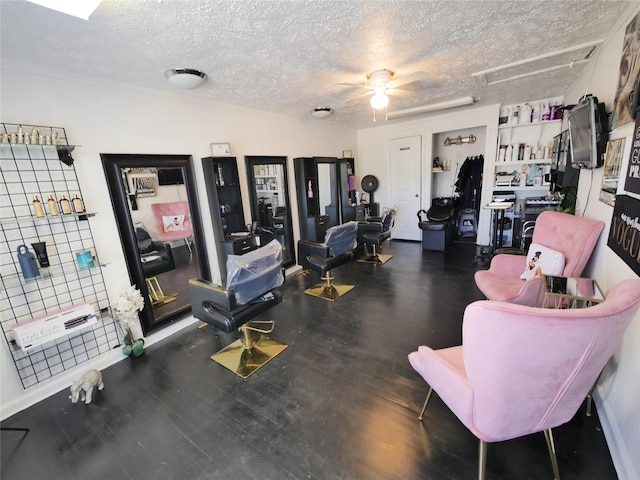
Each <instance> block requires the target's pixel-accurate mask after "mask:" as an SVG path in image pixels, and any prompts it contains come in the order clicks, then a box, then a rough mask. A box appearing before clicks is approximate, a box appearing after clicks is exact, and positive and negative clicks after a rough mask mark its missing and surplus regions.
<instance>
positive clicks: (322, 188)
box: [316, 157, 340, 228]
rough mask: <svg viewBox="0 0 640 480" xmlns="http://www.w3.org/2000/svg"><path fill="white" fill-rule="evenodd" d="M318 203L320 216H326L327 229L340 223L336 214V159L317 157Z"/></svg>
mask: <svg viewBox="0 0 640 480" xmlns="http://www.w3.org/2000/svg"><path fill="white" fill-rule="evenodd" d="M316 164H317V166H318V201H319V203H320V214H321V215H327V216H328V217H329V222H328V223H327V228H329V227H333V226H335V225H338V224H339V223H340V220H339V218H340V216H339V212H338V184H337V177H336V168H337V166H336V165H337V164H336V159H335V158H323V157H318V158H317V159H316Z"/></svg>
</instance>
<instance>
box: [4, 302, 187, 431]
mask: <svg viewBox="0 0 640 480" xmlns="http://www.w3.org/2000/svg"><path fill="white" fill-rule="evenodd" d="M197 321H198V320H196V319H195V318H194V317H193V316H192V315H190V316H188V317H187V318H184V319H182V320H180V321H178V322H175V323H172V324H171V325H168V326H167V327H165V328H162V329H161V330H158V331H157V332H154V333H152V334H151V335H149V336H148V337H145V348H147V347H150V346H151V345H153V344H154V343H158V342H159V341H161V340H164V339H165V338H167V337H170V336H171V335H173V334H174V333H176V332H178V331H179V330H182V329H183V328H186V327H188V326H190V325H193V324H194V323H196V322H197ZM125 358H127V357H125V356H124V355H123V353H122V350H121V349H120V348H115V349H113V350H109V351H108V352H105V353H103V354H102V355H100V356H98V357H95V358H92V359H90V360H89V361H88V362H85V363H83V364H82V365H77V366H75V367H73V368H71V369H69V370H66V371H65V372H63V373H61V374H59V375H55V376H54V377H51V379H49V380H47V381H44V382H42V383H39V384H38V385H34V386H33V387H29V388H28V389H26V390H24V395H21V396H20V397H18V398H15V399H14V400H12V401H11V402H9V403H7V404H5V405H3V406H2V411H1V412H0V420H2V421H4V420H6V419H7V418H9V417H11V416H13V415H15V414H16V413H18V412H21V411H22V410H25V409H27V408H28V407H31V406H33V405H35V404H36V403H38V402H40V401H42V400H44V399H45V398H49V397H50V396H51V395H55V394H56V393H58V392H60V391H61V390H65V389H68V388H69V386H70V385H71V383H73V381H74V380H76V379H77V378H79V377H80V376H81V375H82V374H83V373H84V372H86V371H87V370H91V369H92V368H95V369H97V370H103V369H105V368H107V367H110V366H111V365H114V364H116V363H118V362H120V361H121V360H124V359H125ZM105 388H109V385H108V382H105Z"/></svg>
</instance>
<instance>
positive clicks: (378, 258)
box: [356, 253, 393, 265]
mask: <svg viewBox="0 0 640 480" xmlns="http://www.w3.org/2000/svg"><path fill="white" fill-rule="evenodd" d="M391 257H393V255H385V254H382V253H376V254H373V255H364V256H362V257H360V258H359V259H358V260H356V262H361V263H375V264H378V265H382V264H385V263H387V262H388V261H389V260H390V259H391Z"/></svg>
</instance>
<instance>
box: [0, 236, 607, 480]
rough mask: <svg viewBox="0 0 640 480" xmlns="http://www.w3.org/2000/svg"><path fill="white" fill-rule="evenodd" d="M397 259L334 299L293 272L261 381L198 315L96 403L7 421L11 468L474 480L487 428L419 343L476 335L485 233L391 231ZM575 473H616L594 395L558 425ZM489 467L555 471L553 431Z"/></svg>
mask: <svg viewBox="0 0 640 480" xmlns="http://www.w3.org/2000/svg"><path fill="white" fill-rule="evenodd" d="M385 252H386V253H393V254H394V257H393V258H392V259H391V260H390V261H389V262H388V263H387V264H386V265H383V266H374V265H369V264H361V263H355V262H353V263H352V264H349V265H347V266H344V267H340V268H339V269H337V270H336V272H335V273H336V279H337V281H343V282H351V283H355V284H357V286H356V288H355V289H353V290H352V291H351V292H349V293H348V294H347V295H346V296H344V297H343V298H341V299H339V300H338V301H336V302H335V303H330V302H326V301H324V300H321V299H318V298H314V297H310V296H307V295H304V294H303V290H304V289H305V288H307V287H309V286H311V285H313V284H316V283H318V282H319V278H318V275H317V274H316V273H311V274H309V275H306V276H305V275H297V276H296V275H294V276H292V277H290V278H288V279H287V281H286V283H285V285H283V287H282V292H283V303H282V304H280V305H278V306H276V307H275V308H273V309H271V310H270V311H269V312H268V314H267V315H265V318H269V319H273V320H276V322H277V323H276V329H275V331H274V333H273V334H272V336H273V337H275V338H277V339H278V340H280V341H283V342H285V343H287V344H288V345H289V348H288V349H287V350H285V351H284V352H283V353H282V354H281V355H280V356H278V357H276V358H275V359H274V360H272V361H271V362H270V363H269V364H267V365H266V366H265V367H264V368H263V369H261V370H259V371H258V372H257V373H255V374H254V375H253V376H251V377H249V378H248V379H246V380H243V379H241V378H240V377H238V376H236V375H234V374H233V373H231V372H229V371H228V370H226V369H225V368H223V367H221V366H220V365H218V364H216V363H214V362H212V361H211V360H210V359H209V356H210V355H211V354H212V353H214V352H215V351H217V350H218V349H220V348H221V347H223V346H225V345H227V344H228V343H230V342H231V341H232V340H234V339H235V338H236V335H226V334H222V333H220V332H219V331H216V330H215V329H213V328H212V327H206V328H203V329H198V328H197V327H198V324H194V325H193V326H190V327H188V328H186V329H184V330H182V331H180V332H179V333H177V334H176V335H174V336H172V337H170V338H168V339H166V340H164V341H162V342H159V343H157V344H155V345H153V346H151V347H149V348H147V349H146V351H145V354H144V355H143V356H142V357H140V358H138V359H127V360H125V361H123V362H120V363H118V364H116V365H114V366H112V367H110V368H107V369H105V370H104V371H103V376H104V382H105V389H104V390H103V391H101V392H96V394H95V395H94V401H93V403H92V404H91V405H88V406H87V405H84V404H82V403H78V404H71V402H70V401H69V399H68V395H69V393H68V391H66V390H65V391H62V392H59V393H57V394H55V395H53V396H52V397H50V398H48V399H47V400H44V401H42V402H40V403H38V404H37V405H35V406H33V407H31V408H28V409H27V410H25V411H23V412H21V413H19V414H16V415H14V416H13V417H11V418H9V419H7V420H6V421H5V422H3V423H2V426H3V427H27V428H30V429H31V431H30V433H29V434H27V435H26V436H24V437H23V435H22V434H21V433H20V432H11V431H3V432H2V458H1V460H2V467H1V468H2V470H1V477H2V479H3V480H12V479H37V478H47V479H78V480H79V479H84V480H86V479H135V480H142V479H158V480H159V479H234V480H236V479H238V480H243V479H246V480H257V479H296V480H302V479H340V480H356V479H357V480H359V479H367V480H368V479H402V480H406V479H474V478H477V447H478V442H477V439H476V438H475V437H474V436H473V435H472V434H471V433H470V432H469V431H468V430H467V429H466V428H465V427H464V426H462V424H461V423H460V422H459V421H458V420H457V418H456V417H455V416H454V415H453V413H451V412H450V411H449V410H448V408H446V406H444V404H443V403H442V402H441V401H440V399H439V398H437V397H435V396H434V398H433V399H432V401H431V403H430V405H429V409H428V410H427V414H426V416H425V419H424V422H422V423H421V422H419V421H418V419H417V416H418V413H419V410H420V407H421V406H422V402H423V400H424V396H425V395H426V392H427V386H426V384H425V383H424V381H423V380H422V379H421V377H420V376H419V375H418V374H417V373H416V372H414V371H413V369H412V368H411V367H410V365H409V363H408V360H407V354H408V353H409V352H411V351H413V350H414V349H416V347H417V346H418V345H420V344H428V345H431V346H434V347H446V346H451V345H456V344H459V343H460V341H461V319H462V312H463V310H464V308H465V306H466V305H467V304H468V303H469V302H471V301H474V300H476V299H479V298H480V297H481V294H480V292H479V291H478V290H477V289H476V287H475V284H474V282H473V271H474V269H475V268H477V267H476V266H475V265H474V264H473V257H474V255H475V246H474V245H473V244H471V243H456V244H455V245H454V247H453V248H452V249H451V250H450V251H449V252H446V253H442V252H422V251H421V248H420V244H418V243H407V242H391V244H390V245H389V246H387V247H386V248H385ZM554 432H555V440H556V448H557V454H558V461H559V466H560V474H561V477H562V478H563V480H584V479H615V478H616V473H615V470H614V468H613V465H612V462H611V458H610V455H609V451H608V448H607V445H606V442H605V439H604V435H603V433H602V431H601V428H600V424H599V421H598V417H597V414H594V416H592V417H586V416H585V412H584V406H583V407H582V408H581V410H580V411H579V412H578V414H577V415H576V416H575V418H574V419H573V420H572V421H571V422H570V423H568V424H566V425H563V426H561V427H559V428H557V429H556V430H555V431H554ZM487 461H488V465H487V478H488V479H551V478H553V473H552V469H551V465H550V461H549V458H548V454H547V449H546V444H545V440H544V436H543V434H542V433H540V434H537V435H531V436H528V437H525V438H521V439H517V440H512V441H508V442H502V443H499V444H490V445H489V453H488V459H487Z"/></svg>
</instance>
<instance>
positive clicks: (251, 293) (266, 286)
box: [226, 240, 284, 305]
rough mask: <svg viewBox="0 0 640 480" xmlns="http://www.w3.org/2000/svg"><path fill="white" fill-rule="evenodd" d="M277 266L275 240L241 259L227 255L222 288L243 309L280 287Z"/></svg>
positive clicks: (278, 251) (278, 246)
mask: <svg viewBox="0 0 640 480" xmlns="http://www.w3.org/2000/svg"><path fill="white" fill-rule="evenodd" d="M281 266H282V245H281V244H280V242H278V241H277V240H272V241H271V242H269V243H267V244H266V245H265V246H263V247H260V248H258V249H256V250H253V251H251V252H248V253H245V254H244V255H229V256H228V257H227V285H226V287H227V289H228V290H232V291H233V292H234V294H235V297H236V302H238V304H239V305H244V304H246V303H249V302H250V301H251V300H253V299H255V298H257V297H259V296H260V295H263V294H265V293H266V292H268V291H270V290H273V289H274V288H276V287H278V286H280V285H282V284H283V283H284V275H283V273H282V268H281Z"/></svg>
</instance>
